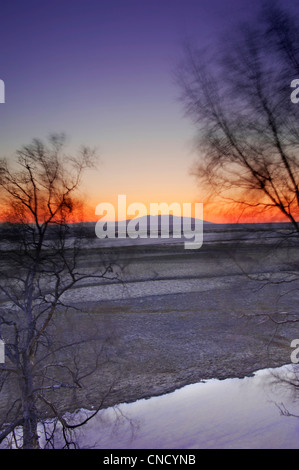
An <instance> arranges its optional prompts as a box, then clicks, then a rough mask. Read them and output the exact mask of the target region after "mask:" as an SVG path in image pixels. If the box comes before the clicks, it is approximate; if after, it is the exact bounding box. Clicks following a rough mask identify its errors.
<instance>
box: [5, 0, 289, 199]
mask: <svg viewBox="0 0 299 470" xmlns="http://www.w3.org/2000/svg"><path fill="white" fill-rule="evenodd" d="M261 3H262V2H261V0H251V1H250V2H249V1H248V0H226V1H225V0H51V1H45V0H44V1H42V0H14V1H11V0H10V1H8V0H1V5H0V9H1V11H0V17H1V28H0V47H1V54H0V78H1V79H3V80H4V82H5V85H6V103H5V104H1V105H0V142H1V144H0V156H1V157H2V156H6V157H8V158H10V157H11V156H12V155H13V152H14V151H15V150H16V149H17V148H19V147H20V146H21V145H22V144H27V143H29V142H30V141H31V140H32V138H34V137H39V138H42V139H43V138H45V137H46V136H47V135H48V134H49V133H50V132H65V133H66V134H67V136H68V140H69V147H70V149H73V148H76V147H77V146H79V145H80V144H87V145H90V146H93V147H96V148H97V149H98V152H99V154H100V157H101V164H100V166H99V170H98V171H97V172H96V171H93V172H89V173H88V174H87V175H86V179H85V180H84V186H83V189H84V192H85V194H86V197H87V198H88V200H89V201H90V202H91V203H92V205H93V206H94V207H95V206H96V205H97V204H98V203H100V202H112V203H113V204H115V203H116V200H117V195H118V194H126V195H127V197H128V202H129V203H130V202H135V201H138V202H143V203H145V204H148V203H149V202H162V201H165V202H168V203H171V202H174V201H178V202H193V201H195V200H199V199H198V193H199V189H198V187H197V186H196V182H195V181H194V180H193V178H192V177H191V176H190V174H189V171H190V166H191V164H192V162H193V160H194V158H195V153H194V152H193V150H192V137H193V136H194V129H193V127H192V124H191V123H190V122H189V120H188V119H186V118H185V117H184V116H183V111H182V106H181V104H180V103H179V102H178V100H177V97H178V89H177V88H176V86H175V85H174V82H173V77H172V74H173V70H174V68H175V65H176V63H177V61H178V58H179V57H180V52H181V45H182V42H183V41H184V40H185V39H186V38H195V40H196V41H197V43H198V44H200V45H203V44H209V43H211V42H213V41H214V40H215V39H216V40H218V38H219V35H220V34H222V33H223V31H225V30H227V29H228V28H233V27H234V25H235V24H236V22H238V21H240V20H245V21H246V20H247V19H248V20H250V18H251V17H252V15H254V14H255V12H256V11H257V9H258V7H259V6H260V5H261ZM287 3H290V2H287Z"/></svg>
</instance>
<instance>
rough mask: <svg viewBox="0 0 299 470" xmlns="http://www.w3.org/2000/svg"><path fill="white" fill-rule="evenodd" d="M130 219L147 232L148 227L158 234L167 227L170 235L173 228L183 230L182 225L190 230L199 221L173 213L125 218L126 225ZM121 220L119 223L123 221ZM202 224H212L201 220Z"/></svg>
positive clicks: (148, 230)
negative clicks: (145, 228)
mask: <svg viewBox="0 0 299 470" xmlns="http://www.w3.org/2000/svg"><path fill="white" fill-rule="evenodd" d="M131 220H132V223H134V225H136V226H137V224H139V225H140V227H141V228H142V227H147V232H148V233H150V229H151V228H152V230H155V229H156V230H157V231H158V234H161V231H162V230H163V229H164V230H165V229H166V228H167V227H169V234H170V235H171V234H172V233H173V231H174V230H179V228H181V231H182V230H183V228H184V227H186V228H187V229H190V230H194V229H195V224H196V220H198V222H200V221H199V219H195V218H193V217H178V216H174V215H146V216H144V217H139V218H136V219H129V220H126V221H125V223H126V226H127V225H128V224H129V222H130V221H131ZM123 222H124V221H122V222H121V223H123ZM202 222H203V224H204V225H207V224H212V222H207V221H205V220H203V221H202ZM115 227H116V231H117V230H118V222H116V224H115Z"/></svg>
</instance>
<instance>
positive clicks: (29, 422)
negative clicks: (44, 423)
mask: <svg viewBox="0 0 299 470" xmlns="http://www.w3.org/2000/svg"><path fill="white" fill-rule="evenodd" d="M21 390H22V403H23V449H38V448H39V442H38V434H37V424H38V419H37V410H36V407H35V402H34V394H33V374H32V367H31V365H30V361H29V358H26V359H25V360H24V374H23V377H22V384H21Z"/></svg>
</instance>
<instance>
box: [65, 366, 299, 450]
mask: <svg viewBox="0 0 299 470" xmlns="http://www.w3.org/2000/svg"><path fill="white" fill-rule="evenodd" d="M297 378H299V368H298V366H295V365H289V366H284V367H281V368H279V369H266V370H262V371H258V372H257V373H255V374H254V376H253V377H247V378H244V379H226V380H222V381H219V380H214V379H213V380H208V381H206V382H204V383H198V384H194V385H188V386H185V387H183V388H181V389H179V390H176V391H175V392H173V393H170V394H167V395H163V396H160V397H153V398H150V399H148V400H138V401H137V402H135V403H131V404H122V405H119V406H118V407H117V408H115V409H112V408H109V409H107V410H104V411H102V412H101V413H99V414H98V415H97V416H96V417H95V418H93V419H92V420H91V421H90V422H89V423H88V424H87V425H86V426H85V427H84V428H80V431H76V433H77V435H76V440H77V441H78V443H79V445H80V447H81V448H88V447H97V448H104V449H116V448H123V449H130V448H132V449H134V448H143V449H163V448H166V449H167V448H168V449H171V448H173V449H175V448H176V449H184V448H185V449H192V448H194V449H195V448H299V418H297V417H295V416H285V415H283V414H282V413H281V411H284V412H285V411H286V410H288V412H289V413H291V414H295V415H296V414H299V402H298V400H297V397H296V390H295V387H294V384H295V385H296V383H297V380H298V379H297ZM90 413H91V412H90V411H86V410H80V411H79V412H77V413H76V414H73V415H71V416H70V415H69V416H67V418H68V420H72V421H78V420H82V418H83V417H85V416H86V415H89V414H90Z"/></svg>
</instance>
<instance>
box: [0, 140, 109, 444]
mask: <svg viewBox="0 0 299 470" xmlns="http://www.w3.org/2000/svg"><path fill="white" fill-rule="evenodd" d="M64 143H65V142H64V138H63V136H59V135H55V136H52V137H50V139H49V143H48V144H45V143H43V142H42V141H40V140H34V141H33V142H32V143H31V144H30V145H28V146H24V147H23V148H21V149H20V150H19V151H18V152H17V161H16V162H14V166H13V168H12V169H11V168H10V167H9V165H8V163H7V161H6V160H1V161H0V188H1V197H2V207H3V208H4V209H5V211H6V215H7V220H8V221H9V223H8V224H4V225H2V230H1V233H2V237H4V238H5V234H6V240H5V239H4V240H3V238H2V244H1V265H0V295H1V307H0V336H1V337H2V339H3V340H4V341H5V357H6V361H5V363H4V364H0V387H1V389H2V388H3V387H7V385H10V386H9V388H8V390H11V391H12V396H13V400H8V404H9V406H7V410H6V413H5V416H4V418H3V420H2V422H1V423H0V442H2V441H4V440H5V439H6V438H7V436H9V435H10V436H12V438H13V439H14V440H15V445H16V446H21V447H23V448H26V449H28V448H37V447H39V436H38V423H39V422H43V420H44V419H45V418H46V417H49V416H51V417H55V418H56V419H57V420H58V421H59V422H60V423H61V424H62V427H63V430H64V436H65V443H66V446H67V447H68V446H69V445H70V442H71V441H70V440H69V436H68V435H67V433H66V430H67V429H71V428H72V425H69V426H68V423H67V422H66V420H65V419H63V417H62V415H61V413H60V412H59V410H58V408H57V406H56V404H55V400H52V398H53V393H54V394H55V393H56V391H58V390H73V389H78V388H82V386H83V385H82V384H83V382H84V378H86V377H87V376H88V375H89V374H91V373H92V372H93V371H94V370H95V369H96V368H97V367H98V365H99V364H98V361H99V358H100V357H101V354H102V350H101V348H102V346H99V347H98V348H96V350H93V346H94V345H93V343H92V339H94V340H96V335H95V333H93V337H92V335H89V340H90V348H89V353H90V354H91V355H92V356H93V357H94V366H93V367H90V368H88V367H87V366H86V364H85V366H84V368H83V369H82V367H80V366H81V364H80V347H81V345H82V342H83V341H85V340H86V336H85V337H84V338H83V336H82V338H81V339H80V340H78V339H76V341H75V340H72V339H71V337H70V335H71V334H70V332H69V331H65V333H64V336H65V341H61V339H60V341H58V339H57V338H55V328H54V327H55V318H56V319H57V318H59V313H60V312H61V311H62V310H63V309H65V308H66V307H67V306H68V304H67V302H66V301H65V294H66V292H67V291H69V290H70V289H72V288H73V287H74V286H75V285H77V284H78V283H81V284H82V283H84V282H85V281H86V280H87V279H90V278H91V277H96V278H100V279H105V278H107V277H109V278H111V277H113V275H114V274H113V272H112V268H111V265H110V264H109V263H108V262H106V263H104V264H102V265H101V266H100V267H99V269H97V270H96V271H95V272H90V271H87V270H86V269H83V268H82V266H80V259H79V255H80V253H81V250H82V245H81V240H80V236H78V234H77V236H76V237H74V236H73V234H72V229H71V225H70V224H69V222H70V221H71V220H74V218H75V219H76V220H78V219H77V218H78V216H79V213H80V204H81V203H80V198H78V197H77V198H76V196H77V194H78V188H79V185H80V182H81V177H82V174H83V172H84V170H85V169H87V168H90V167H92V166H93V165H94V163H95V154H94V152H93V151H92V150H90V149H88V148H85V147H84V148H82V149H81V151H80V152H79V154H78V155H77V156H76V157H74V156H67V155H66V154H65V153H64ZM4 209H3V210H4ZM94 344H97V343H94ZM67 348H68V350H69V351H70V352H69V353H68V355H65V356H64V357H65V360H63V359H62V357H63V355H61V352H62V351H64V352H65V351H66V350H67ZM101 405H102V403H99V408H100V407H101ZM80 424H82V423H77V425H80ZM73 427H74V426H73ZM17 429H21V442H20V440H19V439H18V438H17V437H16V436H17V435H19V434H20V433H18V432H17V431H16V430H17ZM51 437H53V435H51V436H50V437H49V436H48V437H47V439H46V441H47V443H49V441H50V440H51Z"/></svg>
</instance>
